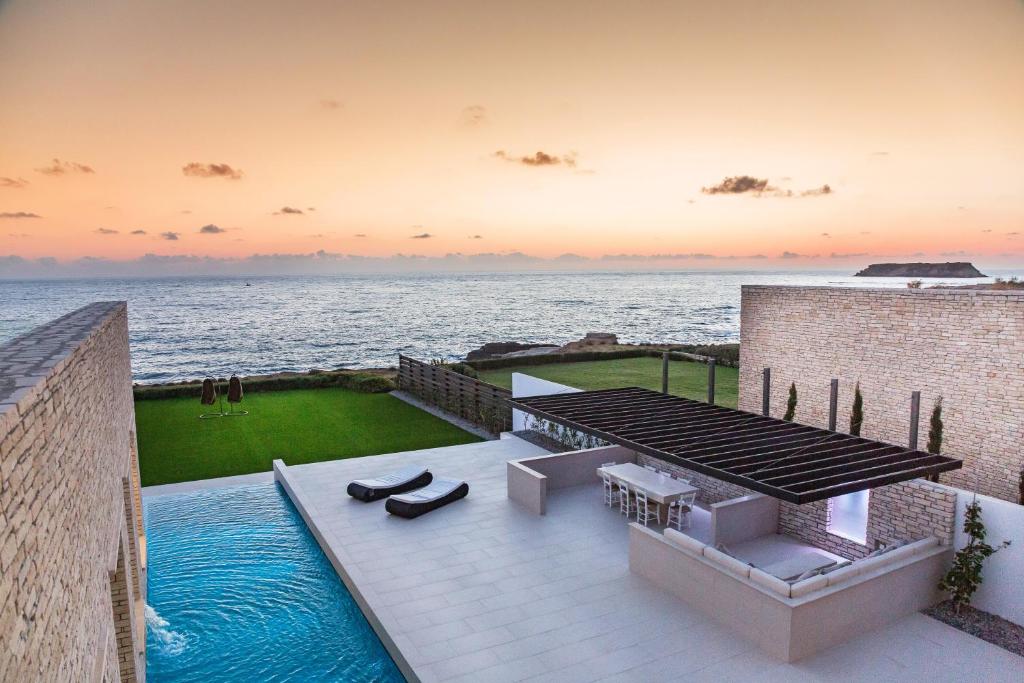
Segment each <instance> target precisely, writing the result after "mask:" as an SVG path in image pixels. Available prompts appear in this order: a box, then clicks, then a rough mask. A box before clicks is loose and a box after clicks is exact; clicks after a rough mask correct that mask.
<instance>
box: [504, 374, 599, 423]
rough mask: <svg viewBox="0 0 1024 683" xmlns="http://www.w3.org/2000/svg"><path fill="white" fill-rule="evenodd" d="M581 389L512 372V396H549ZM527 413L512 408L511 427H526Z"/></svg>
mask: <svg viewBox="0 0 1024 683" xmlns="http://www.w3.org/2000/svg"><path fill="white" fill-rule="evenodd" d="M578 391H583V390H582V389H577V388H576V387H570V386H567V385H565V384H559V383H558V382H549V381H547V380H546V379H539V378H537V377H531V376H530V375H524V374H523V373H521V372H513V373H512V398H525V397H527V396H549V395H551V394H572V393H576V392H578ZM528 417H529V415H527V414H526V413H524V412H523V411H521V410H516V409H514V408H513V409H512V429H513V431H520V430H523V429H527V428H528V427H527V418H528Z"/></svg>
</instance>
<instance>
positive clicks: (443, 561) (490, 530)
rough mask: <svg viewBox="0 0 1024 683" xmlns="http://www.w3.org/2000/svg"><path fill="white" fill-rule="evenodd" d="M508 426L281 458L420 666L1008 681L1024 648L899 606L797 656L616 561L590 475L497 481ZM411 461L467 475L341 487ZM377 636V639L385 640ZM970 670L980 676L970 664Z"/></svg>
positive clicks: (613, 519) (629, 676)
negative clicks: (533, 499) (448, 501)
mask: <svg viewBox="0 0 1024 683" xmlns="http://www.w3.org/2000/svg"><path fill="white" fill-rule="evenodd" d="M540 452H541V451H540V449H539V448H537V447H536V446H533V445H532V444H527V443H526V442H524V441H521V440H519V439H505V440H501V441H490V442H486V443H480V444H469V445H466V446H455V447H449V448H439V449H431V450H427V451H417V452H411V453H404V454H392V455H382V456H374V457H367V458H355V459H351V460H339V461H332V462H326V463H315V464H311V465H300V466H295V467H290V468H288V476H289V477H290V478H291V479H292V480H293V481H294V482H295V483H296V484H297V486H298V489H297V490H298V494H299V496H300V498H301V499H302V502H303V504H304V505H306V507H307V510H308V511H309V513H310V514H311V516H312V519H313V522H314V524H316V525H317V527H318V528H320V529H321V530H322V533H323V536H324V537H325V539H326V540H327V543H328V545H329V546H330V548H331V549H332V550H333V551H334V553H335V554H336V555H337V557H338V558H339V560H340V561H341V563H342V565H343V566H344V567H346V568H347V567H351V568H352V575H353V577H354V580H355V583H356V587H357V588H358V590H359V592H360V593H361V595H362V598H363V599H364V600H365V601H366V603H368V604H369V605H370V606H371V608H372V609H373V612H374V613H375V614H376V616H377V618H379V620H380V622H381V625H382V626H383V628H384V629H385V630H386V632H387V634H388V635H389V636H390V639H391V641H393V646H394V647H397V648H398V650H399V651H400V652H401V655H402V657H403V658H404V659H405V660H406V661H407V662H408V664H409V666H410V667H411V668H412V670H413V671H414V672H415V675H416V676H417V677H419V679H420V680H422V681H428V682H429V681H474V682H482V683H491V682H494V683H500V682H501V681H521V680H529V681H558V682H559V683H566V682H573V683H575V682H576V681H581V682H585V681H598V680H607V681H676V680H685V681H696V680H699V681H704V680H707V681H711V680H715V681H733V680H735V681H740V680H742V681H754V680H779V681H804V680H807V681H822V680H829V679H831V680H871V681H883V680H896V678H897V677H898V678H899V680H923V681H929V683H931V682H937V681H946V680H980V679H981V678H984V679H985V680H992V681H1003V680H1019V672H1020V671H1021V670H1024V669H1022V667H1024V659H1022V658H1019V657H1016V656H1015V655H1011V654H1009V653H1007V652H1005V651H1003V650H1000V649H998V648H996V647H995V646H992V645H989V644H988V643H984V642H983V641H980V640H977V639H975V638H971V637H970V636H967V635H965V634H962V633H960V632H959V631H955V630H954V629H951V628H949V627H948V626H946V625H944V624H939V623H938V622H935V621H934V620H932V619H929V618H928V617H924V616H922V615H914V616H912V617H909V618H907V619H904V620H902V621H900V622H898V623H896V624H894V625H892V626H890V627H887V628H885V629H881V630H879V631H876V632H874V633H871V634H868V635H867V636H864V637H862V638H860V639H857V640H855V641H852V642H850V643H847V644H846V645H844V646H841V647H839V648H832V649H831V650H827V651H825V652H822V653H819V654H818V655H816V656H814V657H811V658H809V659H807V660H804V661H801V662H798V663H796V664H785V663H781V662H777V661H775V660H772V659H770V658H768V657H767V656H765V655H764V654H762V653H761V652H760V651H759V650H758V649H757V648H756V647H755V646H754V645H753V644H751V643H749V642H747V641H745V640H742V639H740V638H739V637H738V636H736V635H735V634H734V633H733V632H731V631H730V630H729V629H728V628H726V627H724V626H721V625H719V624H718V623H716V622H714V621H712V620H709V619H708V618H706V617H705V616H703V615H702V614H700V613H699V612H697V611H696V610H693V609H691V608H690V607H688V606H687V605H686V604H684V603H683V602H681V601H679V600H678V599H676V598H674V597H672V596H669V595H667V594H665V593H663V592H662V591H660V590H658V589H657V588H655V587H653V586H652V585H650V584H649V583H647V582H646V581H644V580H643V579H640V578H639V577H636V576H634V575H632V574H631V573H630V572H629V561H628V553H627V549H628V530H627V526H626V523H625V520H624V519H623V518H622V517H621V516H620V515H619V514H618V512H617V511H613V510H609V509H608V508H605V507H603V506H602V505H601V489H600V487H599V486H598V485H597V483H596V480H595V485H594V486H593V487H588V486H584V487H576V488H572V489H563V490H559V491H555V492H554V493H553V494H552V495H551V497H550V498H549V501H548V503H549V506H548V514H547V515H546V516H543V517H537V516H534V515H531V514H529V513H527V512H526V511H525V510H522V509H520V508H519V507H517V506H515V505H514V504H512V503H511V502H510V501H509V500H508V499H507V497H506V494H505V463H506V461H507V460H510V459H515V458H522V457H529V456H531V455H536V454H539V453H540ZM408 463H418V464H424V465H427V466H428V467H430V468H431V471H433V472H434V473H435V474H437V475H443V476H456V477H460V478H464V479H466V480H467V481H468V482H469V484H470V493H469V496H468V497H467V498H465V499H464V500H462V501H458V502H457V503H454V504H452V505H449V506H446V507H445V508H442V509H439V510H437V511H434V512H432V513H430V514H428V515H425V516H424V517H420V518H418V519H415V520H402V519H398V518H394V517H391V516H390V515H388V514H387V513H386V512H385V511H384V507H383V503H382V502H378V503H370V504H366V503H360V502H358V501H354V500H352V499H350V498H348V497H347V496H346V495H345V486H346V485H347V483H348V482H349V481H350V480H352V479H356V478H360V477H368V476H374V475H378V474H381V473H383V472H387V471H389V470H391V469H395V468H396V467H399V466H401V465H403V464H408ZM385 642H387V639H385ZM982 674H983V675H982Z"/></svg>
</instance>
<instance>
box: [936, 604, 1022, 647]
mask: <svg viewBox="0 0 1024 683" xmlns="http://www.w3.org/2000/svg"><path fill="white" fill-rule="evenodd" d="M924 613H925V614H927V615H928V616H930V617H932V618H934V619H938V620H939V621H941V622H942V623H944V624H949V625H950V626H952V627H953V628H957V629H960V630H961V631H963V632H964V633H969V634H971V635H972V636H975V637H977V638H981V639H982V640H984V641H986V642H989V643H992V644H993V645H998V646H999V647H1001V648H1003V649H1004V650H1009V651H1010V652H1012V653H1014V654H1017V655H1020V656H1021V657H1024V626H1019V625H1017V624H1015V623H1013V622H1012V621H1007V620H1006V619H1003V618H1002V617H997V616H996V615H994V614H989V613H988V612H982V611H981V610H980V609H974V608H973V607H961V608H960V614H957V613H956V609H955V608H954V607H953V603H952V602H950V601H949V600H947V601H945V602H941V603H939V604H938V605H936V606H935V607H929V608H928V609H926V610H924Z"/></svg>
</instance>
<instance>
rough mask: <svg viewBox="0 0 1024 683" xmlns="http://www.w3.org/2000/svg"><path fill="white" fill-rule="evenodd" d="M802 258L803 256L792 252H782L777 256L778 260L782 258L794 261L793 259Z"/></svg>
mask: <svg viewBox="0 0 1024 683" xmlns="http://www.w3.org/2000/svg"><path fill="white" fill-rule="evenodd" d="M803 257H804V255H803V254H797V253H796V252H793V251H784V252H782V254H781V255H780V256H779V258H784V259H795V258H803Z"/></svg>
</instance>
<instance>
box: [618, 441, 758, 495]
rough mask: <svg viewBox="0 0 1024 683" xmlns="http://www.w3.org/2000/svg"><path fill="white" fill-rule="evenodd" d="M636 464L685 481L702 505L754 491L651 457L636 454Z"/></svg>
mask: <svg viewBox="0 0 1024 683" xmlns="http://www.w3.org/2000/svg"><path fill="white" fill-rule="evenodd" d="M637 463H639V464H640V465H653V466H655V467H657V468H658V469H659V470H664V471H666V472H671V473H672V475H673V476H676V477H680V478H682V479H686V480H687V481H689V482H690V483H691V484H693V485H694V486H696V487H697V488H698V489H700V491H699V492H698V493H697V502H698V503H701V504H703V505H711V504H712V503H720V502H722V501H723V500H731V499H733V498H740V497H742V496H749V495H750V494H751V493H754V491H751V490H750V489H746V488H743V487H742V486H737V485H736V484H731V483H729V482H727V481H721V480H719V479H715V478H713V477H709V476H706V475H703V474H699V473H697V472H694V471H693V470H689V469H686V468H685V467H680V466H679V465H673V464H672V463H669V462H665V461H664V460H659V459H658V458H652V457H651V456H649V455H644V454H643V453H639V454H637Z"/></svg>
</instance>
